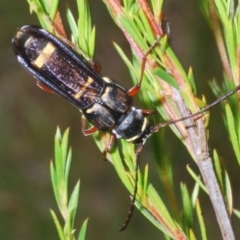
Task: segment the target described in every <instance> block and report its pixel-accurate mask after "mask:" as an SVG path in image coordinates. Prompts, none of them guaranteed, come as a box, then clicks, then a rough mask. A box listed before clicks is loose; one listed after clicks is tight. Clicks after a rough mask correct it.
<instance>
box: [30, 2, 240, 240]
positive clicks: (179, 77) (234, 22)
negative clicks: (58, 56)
mask: <svg viewBox="0 0 240 240" xmlns="http://www.w3.org/2000/svg"><path fill="white" fill-rule="evenodd" d="M28 2H29V5H30V9H31V10H32V11H35V12H36V14H37V16H38V18H39V21H40V23H41V25H42V26H43V27H44V28H45V29H47V30H49V31H51V32H53V33H54V34H56V35H57V36H59V33H58V32H57V31H56V28H54V24H57V26H58V27H59V25H60V26H62V23H61V21H60V24H59V22H58V23H56V18H57V17H56V15H58V14H59V13H58V4H59V3H58V1H40V0H39V1H38V0H31V1H30V0H28ZM104 2H105V4H106V6H107V8H108V10H109V12H110V14H111V16H112V18H113V20H114V21H115V23H116V24H117V25H118V27H119V28H120V29H121V30H122V31H123V33H124V34H125V37H126V39H127V40H128V41H129V44H130V47H131V50H132V59H128V58H127V57H126V54H125V53H124V51H123V50H122V49H121V48H120V46H119V45H117V44H116V43H115V44H114V45H115V48H116V50H117V51H118V53H119V54H120V56H121V57H122V59H123V61H124V62H125V63H126V65H127V67H128V68H129V71H130V73H131V75H132V78H133V82H134V83H137V82H139V79H140V78H141V74H142V69H143V68H142V62H143V59H144V57H145V55H146V53H147V52H148V50H149V48H150V47H151V46H152V44H154V43H156V40H158V39H159V42H158V43H157V44H156V47H154V48H153V49H152V51H150V52H149V55H148V56H147V61H146V65H145V66H144V67H145V68H144V74H143V83H142V92H141V94H140V98H141V100H142V102H143V104H144V105H145V106H146V107H148V108H154V109H156V111H157V114H156V117H155V121H156V122H158V123H159V122H161V121H162V119H164V120H165V121H168V120H176V119H179V118H182V117H184V116H186V115H189V114H190V112H193V113H194V112H197V111H199V109H200V107H202V106H204V105H205V104H206V103H205V98H204V97H203V99H198V98H197V97H196V96H195V94H196V92H197V89H196V84H195V80H194V74H193V70H192V69H191V68H190V69H189V71H188V72H186V71H185V70H184V68H183V67H182V65H181V63H180V61H179V60H178V58H177V57H176V55H175V53H174V51H173V50H172V49H171V45H170V42H169V36H168V32H167V31H166V29H165V28H166V26H165V25H164V19H162V18H161V11H162V5H163V1H161V0H152V1H149V2H150V3H149V5H150V6H149V5H148V2H147V1H144V0H140V1H135V0H131V1H127V0H125V1H122V4H121V3H120V1H117V0H104ZM199 2H200V4H201V6H202V11H203V13H204V15H205V16H206V18H207V20H208V22H209V24H210V26H211V27H212V28H213V32H214V33H215V37H216V42H217V45H218V47H219V52H220V56H221V59H222V61H223V67H224V77H225V89H224V90H222V89H221V87H219V86H218V85H217V84H216V83H215V82H213V83H212V84H211V86H212V87H213V88H215V89H214V93H215V94H216V95H218V96H219V93H223V92H225V90H226V89H227V90H228V91H229V89H231V88H232V86H233V85H234V84H235V85H237V84H239V82H238V81H239V76H240V74H239V66H240V63H239V61H240V58H239V51H237V49H239V42H240V40H239V29H240V23H239V19H240V17H239V13H238V11H236V10H235V9H237V8H236V7H234V6H233V4H234V1H220V0H215V1H208V0H199ZM213 3H214V4H213ZM212 4H213V5H212ZM77 8H78V12H79V18H78V20H77V21H75V19H74V17H73V14H72V12H71V10H70V9H67V12H66V14H67V21H68V24H69V27H70V29H71V33H72V42H73V44H74V46H73V48H74V49H75V48H76V46H75V45H77V46H78V47H79V48H80V49H81V50H80V49H77V48H76V49H75V50H76V51H78V52H80V53H81V54H82V55H84V56H85V58H86V59H87V60H90V59H91V58H93V55H94V49H95V34H96V30H95V27H92V23H91V16H90V11H89V7H88V4H87V1H86V0H78V1H77ZM151 9H152V11H151ZM58 18H59V16H58ZM50 19H51V20H50ZM60 20H61V17H60ZM229 81H232V82H234V84H233V83H232V82H230V83H229ZM143 93H144V94H143ZM230 105H231V106H230ZM189 110H190V112H189ZM235 114H237V117H235ZM226 115H227V117H226V121H225V122H226V124H227V125H228V130H229V135H230V138H231V141H232V144H233V149H234V151H235V154H236V156H237V159H238V162H239V161H240V147H239V142H240V128H239V126H238V125H239V124H238V120H239V119H240V115H239V111H238V99H237V97H236V96H235V97H232V98H231V101H230V104H229V105H226ZM189 121H190V123H189V122H187V121H185V122H178V123H176V124H174V125H171V129H172V130H173V132H174V133H175V135H176V136H177V137H178V138H179V140H180V141H181V142H182V143H183V144H184V145H185V147H186V149H187V150H188V151H189V154H190V155H191V156H192V158H193V160H194V161H195V162H196V163H197V164H198V166H199V169H200V172H201V174H202V176H203V179H201V178H200V177H199V176H198V175H199V174H197V173H195V172H194V171H193V170H192V169H191V168H190V167H189V166H188V167H187V170H188V172H189V173H190V175H191V176H192V178H193V179H194V182H195V185H194V188H193V190H192V191H191V190H190V187H187V186H186V184H184V183H180V184H179V185H178V183H176V182H175V179H174V172H173V171H174V170H173V167H172V161H171V160H170V157H169V156H167V154H165V155H164V154H162V151H161V150H162V149H161V146H160V144H159V143H161V142H164V141H163V138H164V135H163V134H162V133H157V134H156V135H155V136H153V137H152V139H153V140H152V142H153V153H154V155H155V156H157V157H156V163H157V165H158V172H159V175H160V181H161V184H162V185H163V186H164V189H165V191H164V190H163V191H159V192H157V191H156V190H155V188H154V187H153V185H152V184H151V183H150V182H149V165H146V166H145V168H144V169H145V170H144V172H142V171H140V170H139V171H138V173H137V174H138V179H139V181H138V183H137V184H138V193H137V196H136V202H135V205H136V207H137V208H138V209H139V210H140V211H141V212H142V214H143V215H144V216H145V217H146V218H147V219H149V221H151V222H152V223H153V225H155V226H156V227H157V228H158V229H160V230H161V231H162V232H163V234H164V235H165V238H166V239H170V238H172V239H197V238H196V236H195V235H196V233H195V232H196V229H195V224H194V220H195V219H194V216H195V215H196V216H197V219H198V222H199V229H200V232H201V237H202V239H208V237H207V226H206V225H205V223H204V219H203V216H202V210H201V206H200V200H199V196H198V195H199V189H202V190H204V192H205V193H207V194H209V196H210V199H212V198H214V197H212V192H211V189H212V188H211V187H209V186H211V181H212V180H213V179H206V176H207V174H206V173H205V172H204V171H205V170H204V168H202V167H201V166H202V164H203V163H204V161H205V160H206V159H207V158H208V150H207V147H206V146H207V142H206V139H207V137H206V133H205V127H206V126H205V122H204V119H203V117H202V118H201V117H199V119H197V120H196V121H193V120H191V119H190V120H189ZM186 125H188V126H190V127H186ZM195 125H196V129H197V130H196V131H192V126H195ZM67 136H68V131H67V132H66V133H65V134H64V136H63V137H61V134H60V131H59V130H58V131H57V134H56V140H55V162H54V164H53V163H51V177H52V182H53V189H54V194H55V198H56V202H57V206H58V208H59V211H60V213H61V215H62V217H63V219H64V227H63V228H62V227H61V224H60V221H59V220H58V218H57V216H56V214H55V213H54V212H53V211H52V210H51V214H52V217H53V219H54V222H55V225H56V228H57V230H58V234H59V237H60V239H66V236H68V237H69V238H68V239H75V237H74V232H75V230H74V220H75V215H76V210H77V205H78V197H79V183H77V184H76V186H75V187H74V190H73V192H72V194H71V195H70V197H69V196H68V177H69V171H70V164H71V151H68V141H67ZM94 139H95V142H96V144H97V145H98V147H99V149H100V150H101V151H103V150H104V149H105V147H106V143H107V142H108V139H109V134H108V133H107V134H99V133H96V134H94ZM121 146H122V149H119V148H117V147H114V149H113V151H112V152H111V153H108V154H107V159H108V161H109V162H110V163H112V165H113V166H114V168H115V169H116V172H117V174H118V176H119V178H120V179H121V181H122V182H123V184H124V185H125V186H126V188H127V189H128V191H129V192H130V194H132V193H133V191H134V185H135V174H136V170H135V168H136V166H135V165H136V159H135V158H136V157H135V147H134V146H133V144H129V143H128V142H126V141H124V140H123V141H121ZM201 147H202V148H201ZM201 154H202V155H201ZM204 154H205V155H204ZM213 155H214V165H215V169H216V175H217V178H218V182H219V185H220V189H221V191H222V192H223V193H224V195H225V197H226V198H227V202H228V206H229V209H230V213H231V212H232V211H233V212H234V213H235V214H236V215H237V216H240V214H239V211H238V210H237V209H234V210H232V209H233V199H232V198H233V197H232V190H231V184H230V179H229V176H228V174H227V172H226V170H225V169H224V167H223V166H222V164H221V163H220V158H219V156H218V154H217V152H216V151H214V153H213ZM202 156H203V158H201V157H202ZM206 156H207V157H206ZM204 157H206V159H204ZM208 170H209V171H212V169H208ZM213 176H215V175H214V174H213ZM206 180H207V181H208V182H207V183H208V184H207V185H206V184H205V183H206ZM214 180H215V178H214ZM214 180H213V182H214ZM204 184H205V185H204ZM176 188H180V192H181V197H182V199H181V200H182V207H181V209H180V207H179V205H180V204H179V201H177V200H176V199H177V193H176ZM219 195H220V194H219ZM166 198H167V201H166ZM165 202H167V203H168V204H165ZM212 203H213V205H214V204H215V203H214V201H213V200H212ZM169 206H170V208H169ZM214 206H215V205H214ZM223 208H224V204H223ZM225 212H226V211H225ZM216 214H218V213H216ZM219 225H220V228H221V230H222V229H224V228H222V226H221V223H219ZM86 226H87V220H86V221H85V222H84V223H83V225H82V228H81V231H80V233H79V236H78V239H79V240H80V239H81V240H83V239H85V235H86ZM222 232H224V231H222ZM230 232H231V228H230ZM229 239H231V238H229Z"/></svg>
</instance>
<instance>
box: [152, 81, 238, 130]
mask: <svg viewBox="0 0 240 240" xmlns="http://www.w3.org/2000/svg"><path fill="white" fill-rule="evenodd" d="M239 89H240V85H238V86H237V87H236V88H234V89H233V90H232V91H230V92H229V93H227V94H226V95H224V96H222V97H220V98H219V99H217V100H216V101H214V102H213V103H211V104H209V105H207V106H206V107H205V108H203V109H202V110H200V111H198V112H196V113H193V114H191V115H189V116H186V117H183V118H179V119H177V120H172V121H168V122H165V123H159V124H157V125H156V126H155V127H154V129H153V132H157V131H158V130H159V129H160V128H163V127H166V126H168V125H171V124H175V123H177V122H181V121H184V120H186V119H189V118H192V117H196V116H198V115H200V114H202V113H204V112H206V111H207V110H209V109H210V108H212V107H214V106H215V105H217V104H219V103H220V102H222V101H224V100H225V99H227V98H228V97H230V96H231V95H233V94H234V93H236V92H237V91H238V90H239Z"/></svg>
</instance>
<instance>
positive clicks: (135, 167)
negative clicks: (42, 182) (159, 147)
mask: <svg viewBox="0 0 240 240" xmlns="http://www.w3.org/2000/svg"><path fill="white" fill-rule="evenodd" d="M142 149H143V145H142V144H140V145H138V147H137V149H136V154H135V155H136V162H135V166H134V170H135V180H134V191H133V196H132V200H131V205H130V208H129V210H128V214H127V217H126V219H125V221H124V223H123V225H122V226H121V227H120V228H119V229H118V230H119V231H120V232H122V231H124V230H125V229H126V228H127V226H128V224H129V223H130V220H131V218H132V215H133V211H134V204H135V201H136V196H137V191H138V168H139V154H140V152H141V151H142Z"/></svg>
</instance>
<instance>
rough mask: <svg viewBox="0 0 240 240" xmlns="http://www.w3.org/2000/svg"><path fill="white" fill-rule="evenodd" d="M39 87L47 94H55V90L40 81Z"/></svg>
mask: <svg viewBox="0 0 240 240" xmlns="http://www.w3.org/2000/svg"><path fill="white" fill-rule="evenodd" d="M36 84H37V86H38V87H39V88H41V89H42V90H44V91H46V92H48V93H55V92H54V91H53V90H52V88H50V87H48V86H47V85H46V84H44V83H42V82H40V81H37V83H36Z"/></svg>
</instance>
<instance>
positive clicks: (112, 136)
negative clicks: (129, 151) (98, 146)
mask: <svg viewBox="0 0 240 240" xmlns="http://www.w3.org/2000/svg"><path fill="white" fill-rule="evenodd" d="M115 140H116V135H115V134H114V133H111V135H110V139H109V142H108V145H107V146H106V147H105V149H104V151H103V157H104V158H106V155H107V153H109V152H111V151H112V148H113V146H114V143H115Z"/></svg>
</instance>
